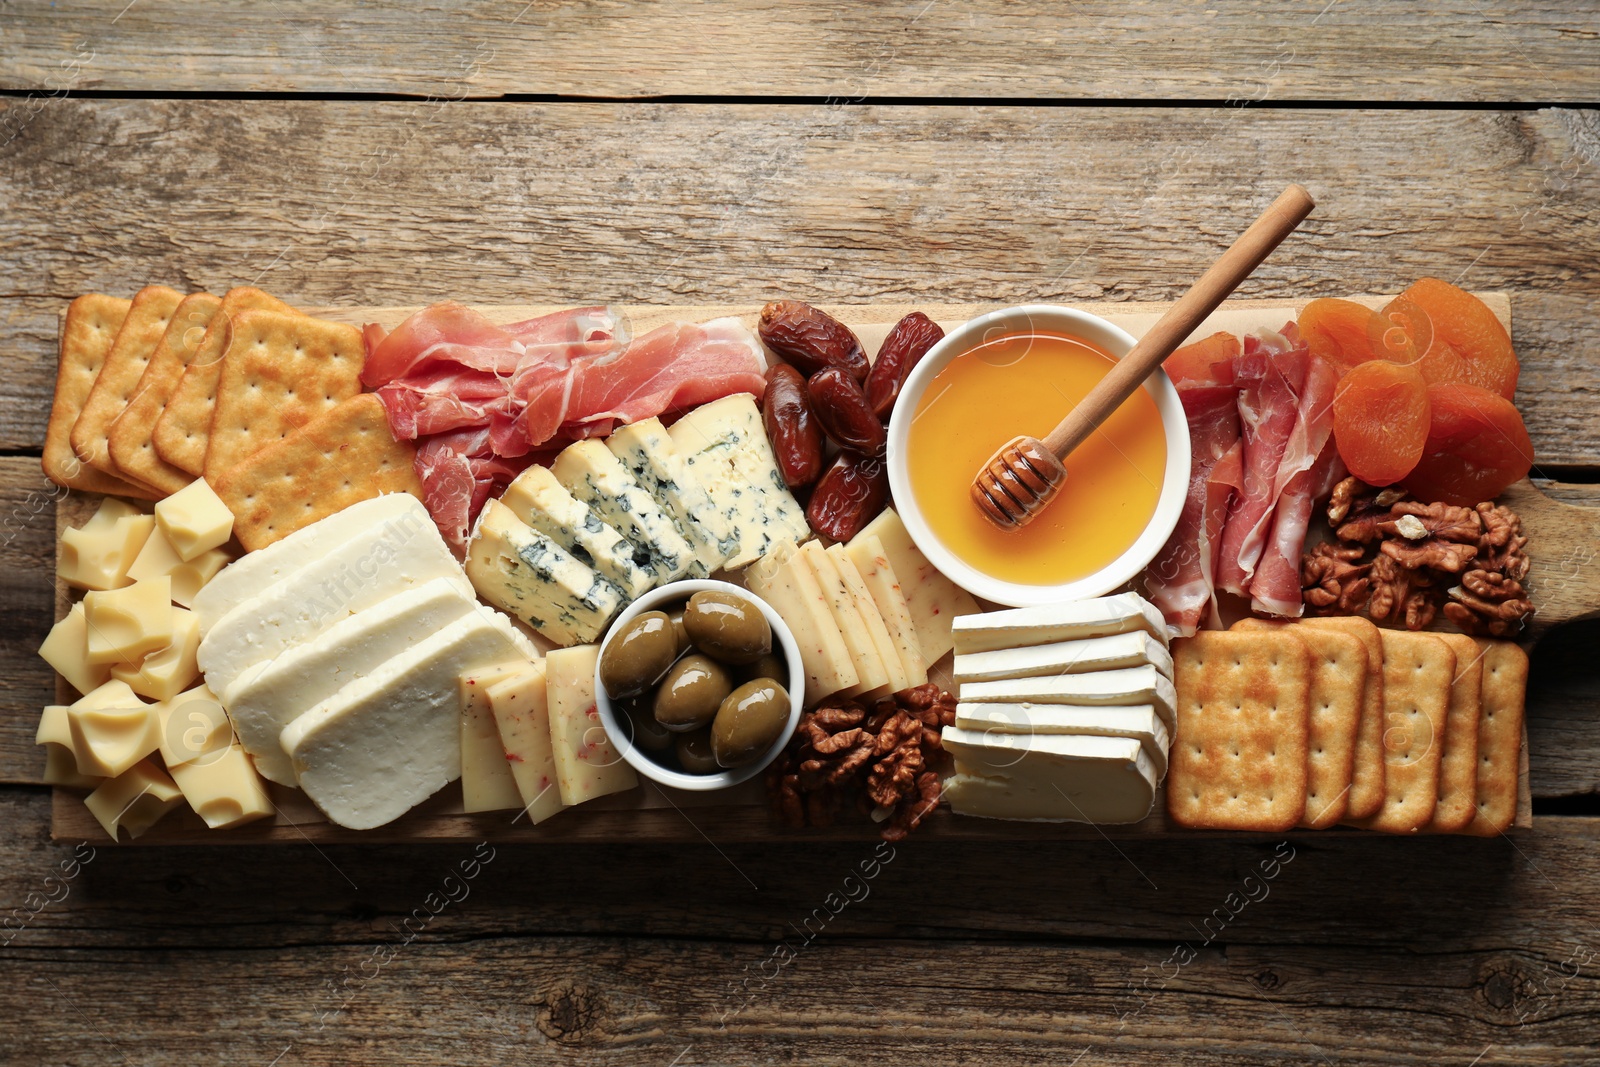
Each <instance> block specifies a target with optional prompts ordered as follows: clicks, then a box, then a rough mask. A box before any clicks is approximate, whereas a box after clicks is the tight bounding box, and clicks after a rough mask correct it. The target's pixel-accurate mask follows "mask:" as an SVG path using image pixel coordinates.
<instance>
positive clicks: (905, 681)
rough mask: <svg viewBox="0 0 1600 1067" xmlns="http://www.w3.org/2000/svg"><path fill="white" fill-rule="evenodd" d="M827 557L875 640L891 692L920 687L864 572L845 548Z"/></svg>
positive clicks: (835, 547)
mask: <svg viewBox="0 0 1600 1067" xmlns="http://www.w3.org/2000/svg"><path fill="white" fill-rule="evenodd" d="M827 555H828V557H829V558H830V559H831V560H832V562H833V566H834V569H835V570H837V571H838V572H839V578H840V580H841V581H843V582H844V587H845V589H846V591H848V592H849V594H850V600H851V601H852V602H853V603H854V604H855V613H856V617H857V618H858V619H860V620H861V625H862V626H864V627H865V628H866V631H867V636H868V637H870V638H871V639H872V647H873V648H874V649H876V650H877V652H878V659H879V660H880V661H881V662H882V663H883V670H884V673H885V674H887V675H888V676H889V681H888V683H887V686H888V690H889V692H891V693H898V692H900V691H901V690H902V689H907V688H909V687H910V686H912V685H913V684H917V683H913V682H912V681H911V680H910V679H911V676H910V675H909V674H908V673H907V672H906V667H905V664H904V663H903V662H902V661H901V659H900V650H899V649H898V648H896V647H895V643H894V638H892V637H891V636H889V626H888V624H887V623H885V622H884V621H883V613H882V612H880V611H879V610H878V605H877V602H876V601H874V600H873V599H872V594H871V593H870V592H868V591H867V583H866V582H865V581H864V580H863V579H862V577H861V572H860V571H859V570H857V569H856V565H855V561H854V560H852V559H851V558H850V556H849V554H848V553H846V552H845V548H844V546H843V545H833V546H831V547H830V548H828V550H827Z"/></svg>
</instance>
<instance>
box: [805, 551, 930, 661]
mask: <svg viewBox="0 0 1600 1067" xmlns="http://www.w3.org/2000/svg"><path fill="white" fill-rule="evenodd" d="M834 547H835V548H837V547H838V546H837V545H835V546H834ZM829 551H830V552H831V551H833V549H832V548H830V549H829ZM845 554H846V555H848V556H849V557H850V561H851V562H852V563H854V564H855V566H856V571H857V573H859V574H860V575H861V580H862V582H863V583H865V585H866V587H867V591H868V592H869V593H871V594H872V602H873V603H874V604H876V605H877V606H878V614H879V615H881V616H882V617H883V623H884V626H886V627H887V628H888V630H889V637H890V639H891V640H892V641H893V642H894V647H895V653H896V654H897V655H898V656H899V657H900V664H901V666H902V668H903V669H904V671H905V675H906V679H907V682H906V684H907V685H912V686H917V685H921V684H922V683H924V682H926V681H927V680H928V661H927V660H926V659H925V658H924V657H923V655H922V645H921V644H920V643H919V641H918V640H917V624H916V623H915V622H914V621H913V620H912V618H911V606H910V605H909V604H908V603H906V597H905V593H904V591H902V589H901V588H900V579H899V577H898V576H897V575H896V574H895V572H894V566H893V565H892V564H891V563H890V562H889V557H888V556H887V555H886V554H885V553H884V551H883V542H881V541H879V540H878V538H877V537H875V536H867V537H857V538H855V539H854V540H853V541H851V542H850V543H849V544H848V545H846V546H845Z"/></svg>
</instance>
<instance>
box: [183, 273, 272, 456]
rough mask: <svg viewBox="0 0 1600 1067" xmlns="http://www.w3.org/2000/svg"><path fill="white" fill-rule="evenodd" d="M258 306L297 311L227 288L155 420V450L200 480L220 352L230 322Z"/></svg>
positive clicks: (251, 291)
mask: <svg viewBox="0 0 1600 1067" xmlns="http://www.w3.org/2000/svg"><path fill="white" fill-rule="evenodd" d="M251 309H259V310H263V311H279V312H283V313H285V314H298V312H296V311H295V310H294V308H292V307H290V306H289V305H288V304H285V303H284V302H283V301H282V300H279V299H278V298H277V297H275V296H271V295H269V294H267V293H264V292H262V291H261V290H260V289H256V288H254V287H252V286H248V285H245V286H240V287H239V288H237V289H229V290H228V292H227V293H226V294H225V295H224V296H223V298H222V306H221V307H219V308H217V313H216V314H215V315H213V316H212V317H211V322H210V323H209V324H208V325H207V326H206V332H205V336H204V337H202V338H200V344H199V346H198V347H196V348H195V351H194V355H193V356H192V357H191V358H190V360H189V365H188V366H187V367H185V368H184V369H183V376H182V377H181V378H180V379H179V380H178V385H177V387H176V388H174V389H173V391H172V396H171V397H169V398H168V400H167V403H166V406H165V407H164V408H163V409H162V411H161V418H160V419H158V420H157V421H156V430H155V444H156V454H157V455H158V456H160V457H161V458H162V459H163V460H165V461H166V462H168V463H170V464H172V465H173V466H174V467H177V468H178V469H180V470H184V471H187V472H188V473H189V474H190V475H191V476H192V477H194V478H198V477H200V475H202V474H204V473H205V469H206V443H207V439H208V437H209V435H210V433H211V411H212V406H213V402H214V401H215V400H216V396H217V380H218V379H219V378H220V377H221V376H222V361H223V355H224V353H226V352H227V350H228V341H229V338H230V337H231V336H232V333H233V320H234V317H235V316H237V315H238V314H239V313H240V312H242V311H247V310H251Z"/></svg>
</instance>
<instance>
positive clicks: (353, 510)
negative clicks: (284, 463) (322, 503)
mask: <svg viewBox="0 0 1600 1067" xmlns="http://www.w3.org/2000/svg"><path fill="white" fill-rule="evenodd" d="M378 530H387V531H388V536H387V537H386V538H385V540H386V541H387V542H389V543H391V544H399V545H410V544H412V543H413V542H415V541H419V540H420V541H424V542H436V543H437V546H438V547H439V548H444V551H445V553H446V554H447V555H448V554H449V551H450V550H449V549H448V548H445V547H444V539H443V538H442V537H440V536H439V528H438V527H437V526H435V525H434V522H433V519H432V518H430V517H429V515H428V509H427V508H425V507H423V506H422V501H420V500H418V499H417V498H416V497H414V496H411V495H410V494H409V493H388V494H386V495H384V496H380V497H375V498H373V499H371V500H363V501H360V502H359V503H355V504H351V505H350V506H349V507H347V508H345V509H344V510H343V511H341V512H338V513H337V514H334V515H329V516H328V517H327V518H325V519H321V520H319V521H317V522H314V523H312V524H311V525H310V526H307V527H304V528H303V529H299V530H296V531H295V532H294V533H292V534H290V535H289V536H288V537H285V538H284V539H283V540H281V541H274V542H273V543H272V544H270V545H268V546H267V547H266V548H262V549H258V550H257V551H255V552H248V553H246V554H245V555H244V556H242V557H241V558H239V559H238V560H235V561H234V562H232V563H230V564H228V565H227V566H226V567H224V568H222V570H220V571H218V572H217V574H216V576H215V577H214V578H212V579H211V580H210V581H209V582H207V583H206V584H205V587H204V588H202V589H201V590H200V591H199V592H198V593H196V594H195V598H194V603H193V604H192V605H191V608H192V610H193V611H194V613H195V616H196V618H197V619H198V621H199V623H200V633H201V634H202V635H204V634H207V633H210V632H211V627H213V626H214V625H216V623H217V621H218V620H219V619H221V618H222V617H223V616H224V615H226V614H228V612H230V611H232V610H233V609H234V608H236V607H238V606H239V605H240V604H242V603H244V602H245V601H246V600H249V599H250V598H251V597H253V596H255V595H256V594H257V593H260V592H262V591H263V590H265V589H266V588H267V587H269V586H272V585H276V584H277V583H278V582H281V581H283V580H284V579H285V578H287V577H289V576H290V575H291V574H294V573H296V572H297V571H300V570H303V569H304V568H306V567H308V566H310V565H311V564H312V563H314V562H316V561H317V560H319V559H321V558H322V557H323V556H326V555H327V554H328V553H329V552H332V551H333V550H334V549H336V548H339V547H340V546H342V545H345V544H347V543H349V542H351V541H371V540H372V539H373V534H374V532H375V531H378Z"/></svg>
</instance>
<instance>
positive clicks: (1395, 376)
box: [1333, 359, 1429, 485]
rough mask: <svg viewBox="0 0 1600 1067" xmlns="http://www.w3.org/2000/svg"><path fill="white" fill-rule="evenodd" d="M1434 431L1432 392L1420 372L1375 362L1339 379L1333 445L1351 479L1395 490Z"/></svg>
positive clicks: (1334, 404) (1334, 413)
mask: <svg viewBox="0 0 1600 1067" xmlns="http://www.w3.org/2000/svg"><path fill="white" fill-rule="evenodd" d="M1428 425H1429V419H1428V386H1427V383H1426V382H1424V381H1423V380H1422V375H1420V374H1418V373H1417V371H1416V369H1415V368H1413V367H1409V366H1406V365H1405V364H1403V363H1390V362H1388V361H1386V360H1381V359H1375V360H1371V361H1369V362H1367V363H1363V364H1361V365H1360V366H1359V367H1356V368H1355V369H1354V370H1352V371H1350V372H1348V373H1347V374H1345V376H1344V377H1343V378H1340V379H1339V387H1338V388H1337V389H1336V390H1335V391H1334V394H1333V439H1334V442H1335V444H1336V445H1337V446H1338V449H1339V458H1340V459H1342V460H1344V465H1345V466H1346V467H1348V468H1349V469H1350V473H1351V474H1354V475H1355V476H1356V477H1357V478H1360V479H1361V480H1362V481H1364V482H1366V483H1367V484H1368V485H1392V484H1393V483H1395V482H1397V481H1399V480H1400V479H1401V478H1404V477H1405V476H1406V475H1408V474H1410V473H1411V469H1412V468H1413V467H1415V466H1416V465H1417V460H1418V458H1420V457H1421V455H1422V448H1423V445H1424V444H1425V443H1426V442H1427V440H1428Z"/></svg>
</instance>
